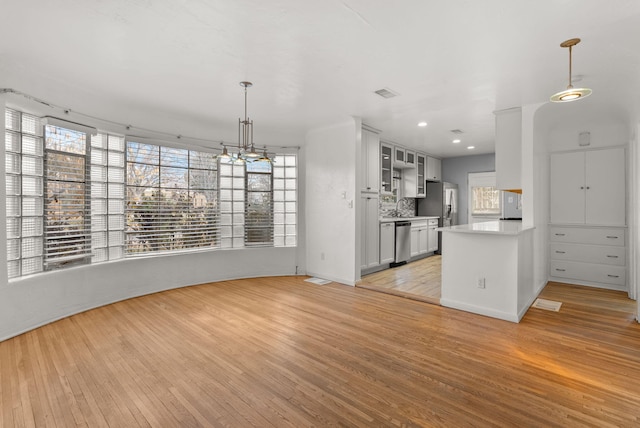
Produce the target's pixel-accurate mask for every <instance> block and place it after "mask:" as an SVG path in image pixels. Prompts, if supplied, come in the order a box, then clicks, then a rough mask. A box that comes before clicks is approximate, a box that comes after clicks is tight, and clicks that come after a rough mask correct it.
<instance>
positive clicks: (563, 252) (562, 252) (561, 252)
mask: <svg viewBox="0 0 640 428" xmlns="http://www.w3.org/2000/svg"><path fill="white" fill-rule="evenodd" d="M556 253H558V254H565V253H566V251H558V250H556Z"/></svg>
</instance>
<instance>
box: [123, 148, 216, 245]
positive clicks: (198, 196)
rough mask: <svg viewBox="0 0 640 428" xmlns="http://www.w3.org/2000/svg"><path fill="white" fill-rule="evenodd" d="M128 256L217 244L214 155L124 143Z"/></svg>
mask: <svg viewBox="0 0 640 428" xmlns="http://www.w3.org/2000/svg"><path fill="white" fill-rule="evenodd" d="M126 201H127V208H126V217H127V228H126V238H127V239H126V248H127V253H128V254H131V255H133V254H145V253H153V252H165V251H176V250H185V249H193V248H202V247H215V246H217V245H218V237H217V230H218V209H217V205H218V201H217V165H216V160H215V155H214V154H213V153H207V152H200V151H190V150H186V149H177V148H171V147H164V146H159V145H154V144H143V143H138V142H134V141H128V142H127V197H126Z"/></svg>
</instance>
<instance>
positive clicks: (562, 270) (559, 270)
mask: <svg viewBox="0 0 640 428" xmlns="http://www.w3.org/2000/svg"><path fill="white" fill-rule="evenodd" d="M556 270H557V271H558V272H566V269H558V268H556Z"/></svg>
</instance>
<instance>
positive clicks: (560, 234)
mask: <svg viewBox="0 0 640 428" xmlns="http://www.w3.org/2000/svg"><path fill="white" fill-rule="evenodd" d="M556 236H564V233H556Z"/></svg>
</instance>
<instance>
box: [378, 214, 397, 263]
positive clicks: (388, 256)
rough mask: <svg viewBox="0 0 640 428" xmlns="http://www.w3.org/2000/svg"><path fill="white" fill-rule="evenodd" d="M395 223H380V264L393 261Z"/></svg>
mask: <svg viewBox="0 0 640 428" xmlns="http://www.w3.org/2000/svg"><path fill="white" fill-rule="evenodd" d="M395 240H396V224H395V222H384V223H380V264H381V265H382V264H385V263H393V262H394V261H395V244H396V243H395Z"/></svg>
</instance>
